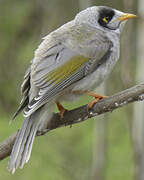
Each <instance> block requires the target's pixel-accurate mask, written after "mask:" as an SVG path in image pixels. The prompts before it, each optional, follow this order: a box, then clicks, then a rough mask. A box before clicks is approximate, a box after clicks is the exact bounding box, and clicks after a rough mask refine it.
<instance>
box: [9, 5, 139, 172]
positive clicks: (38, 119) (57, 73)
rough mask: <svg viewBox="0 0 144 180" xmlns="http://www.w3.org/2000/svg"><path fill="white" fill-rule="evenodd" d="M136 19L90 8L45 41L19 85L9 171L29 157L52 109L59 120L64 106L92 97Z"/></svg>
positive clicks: (103, 9)
mask: <svg viewBox="0 0 144 180" xmlns="http://www.w3.org/2000/svg"><path fill="white" fill-rule="evenodd" d="M132 18H136V15H134V14H130V13H124V12H122V11H119V10H116V9H113V8H111V7H107V6H92V7H88V8H87V9H84V10H83V11H81V12H79V13H78V14H76V16H75V17H74V19H73V20H71V21H69V22H67V23H66V24H64V25H62V26H61V27H59V28H58V29H56V30H54V31H53V32H51V33H49V34H48V35H47V36H45V37H44V38H43V41H42V42H41V44H40V45H39V46H38V48H37V49H36V51H35V53H34V58H33V59H32V61H31V63H30V66H29V68H28V69H27V71H26V73H25V76H24V80H23V83H22V85H21V94H22V100H21V103H20V106H19V108H18V109H17V111H16V113H15V114H14V116H13V118H12V119H15V118H16V116H17V115H18V114H19V113H20V112H21V111H23V114H24V122H23V124H22V127H21V128H20V130H19V131H18V134H17V137H16V140H15V143H14V145H13V148H12V152H11V154H10V159H9V162H8V170H9V171H11V172H12V173H14V172H15V170H16V169H17V168H18V167H19V168H23V166H24V164H25V163H27V162H28V160H29V159H30V156H31V151H32V146H33V142H34V139H35V136H36V132H37V131H38V130H40V129H42V128H43V127H44V124H45V123H46V122H49V121H50V119H51V117H52V114H53V106H54V105H55V104H56V105H57V107H58V109H59V111H60V112H59V114H60V116H61V118H63V117H64V113H65V111H66V109H65V108H64V107H63V106H62V104H61V103H62V102H63V101H70V102H71V101H76V100H77V99H78V98H79V97H80V96H81V95H89V96H92V97H94V99H93V100H92V101H91V102H90V103H89V104H88V108H90V109H91V108H92V107H93V105H94V104H95V103H96V102H97V101H99V100H100V99H102V98H105V96H103V95H99V94H96V93H94V92H93V90H94V89H96V88H97V87H98V86H99V85H100V84H101V83H102V82H103V81H104V80H105V79H106V78H107V77H108V75H109V74H110V72H111V70H112V69H113V67H114V65H115V64H116V62H117V60H118V59H119V54H120V35H121V33H122V31H123V28H124V25H125V24H126V22H127V20H128V19H132Z"/></svg>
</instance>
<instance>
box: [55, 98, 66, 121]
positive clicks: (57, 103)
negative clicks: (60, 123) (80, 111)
mask: <svg viewBox="0 0 144 180" xmlns="http://www.w3.org/2000/svg"><path fill="white" fill-rule="evenodd" d="M56 105H57V107H58V110H59V115H60V117H61V119H64V113H65V112H67V111H68V110H67V109H65V108H64V107H63V106H62V105H61V104H60V103H59V102H56Z"/></svg>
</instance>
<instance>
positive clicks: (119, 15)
mask: <svg viewBox="0 0 144 180" xmlns="http://www.w3.org/2000/svg"><path fill="white" fill-rule="evenodd" d="M132 18H136V15H134V14H129V13H123V12H121V11H118V10H116V9H113V8H110V7H106V6H93V7H89V8H87V9H85V10H83V11H81V12H80V13H79V14H77V16H76V18H75V21H76V23H78V24H86V25H88V26H91V27H93V28H96V29H99V30H102V31H104V32H109V31H111V32H115V33H117V34H120V33H121V32H122V30H123V27H124V24H125V23H126V22H127V20H128V19H132Z"/></svg>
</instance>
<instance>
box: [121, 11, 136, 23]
mask: <svg viewBox="0 0 144 180" xmlns="http://www.w3.org/2000/svg"><path fill="white" fill-rule="evenodd" d="M133 18H136V15H134V14H128V13H125V14H124V15H122V16H121V17H119V18H118V20H119V21H125V20H127V19H133Z"/></svg>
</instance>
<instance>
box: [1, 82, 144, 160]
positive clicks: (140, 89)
mask: <svg viewBox="0 0 144 180" xmlns="http://www.w3.org/2000/svg"><path fill="white" fill-rule="evenodd" d="M142 100H144V83H143V84H139V85H137V86H134V87H132V88H129V89H126V90H124V91H122V92H119V93H117V94H115V95H113V96H109V97H107V98H105V99H102V100H100V101H99V102H97V103H96V104H95V105H94V106H93V108H92V109H91V110H90V111H88V108H87V105H84V106H81V107H78V108H76V109H73V110H71V111H67V112H65V114H64V119H60V116H59V114H58V113H55V114H53V117H52V119H51V121H49V122H48V124H47V125H46V126H45V127H44V129H43V130H42V131H38V132H37V136H41V135H44V134H45V133H47V132H49V131H50V130H53V129H56V128H59V127H62V126H68V125H72V124H75V123H79V122H82V121H84V120H87V119H89V118H91V117H94V116H98V115H100V114H103V113H106V112H112V111H113V110H115V109H117V108H120V107H122V106H125V105H127V104H129V103H132V102H135V101H142ZM17 132H18V131H17ZM17 132H16V133H14V134H13V135H11V136H10V137H8V138H7V139H6V140H4V141H3V142H2V143H1V144H0V160H2V159H4V158H6V157H7V156H9V155H10V153H11V150H12V147H13V144H14V141H15V138H16V136H17Z"/></svg>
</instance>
